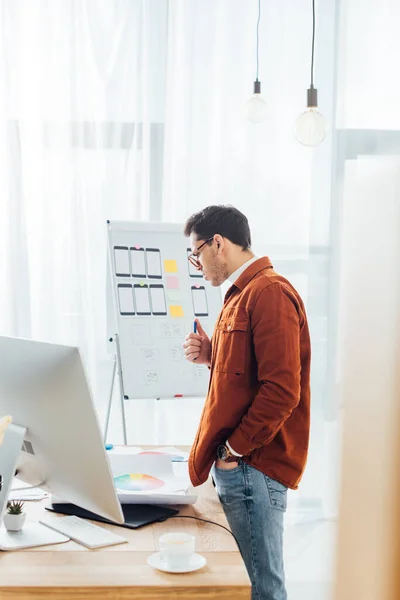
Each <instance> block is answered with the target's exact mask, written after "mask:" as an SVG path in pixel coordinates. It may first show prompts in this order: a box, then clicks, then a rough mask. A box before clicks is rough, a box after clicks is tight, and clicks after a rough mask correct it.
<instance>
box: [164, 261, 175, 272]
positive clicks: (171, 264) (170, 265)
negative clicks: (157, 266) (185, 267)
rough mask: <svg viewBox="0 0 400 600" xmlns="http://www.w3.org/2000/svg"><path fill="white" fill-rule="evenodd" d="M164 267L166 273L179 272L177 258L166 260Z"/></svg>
mask: <svg viewBox="0 0 400 600" xmlns="http://www.w3.org/2000/svg"><path fill="white" fill-rule="evenodd" d="M164 269H165V272H166V273H177V272H178V265H177V264H176V260H164Z"/></svg>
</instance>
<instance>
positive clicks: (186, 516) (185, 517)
mask: <svg viewBox="0 0 400 600" xmlns="http://www.w3.org/2000/svg"><path fill="white" fill-rule="evenodd" d="M169 518H170V519H195V521H203V523H211V525H217V527H222V529H225V531H227V532H228V533H230V534H231V536H232V537H233V539H234V540H235V542H236V545H237V547H238V548H239V551H240V547H239V542H238V541H237V539H236V536H235V535H234V534H233V533H232V531H231V530H230V529H228V528H227V527H225V526H224V525H220V523H216V522H215V521H208V520H207V519H201V518H200V517H192V516H190V515H175V516H174V517H169Z"/></svg>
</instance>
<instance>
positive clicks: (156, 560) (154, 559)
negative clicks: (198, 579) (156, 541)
mask: <svg viewBox="0 0 400 600" xmlns="http://www.w3.org/2000/svg"><path fill="white" fill-rule="evenodd" d="M147 562H148V563H149V565H150V566H151V567H154V568H155V569H159V570H160V571H165V572H166V573H190V572H191V571H198V570H199V569H201V568H202V567H204V565H205V564H206V563H207V560H206V559H205V558H204V556H201V554H192V556H191V557H190V558H189V560H188V561H187V563H186V564H184V565H181V566H179V567H169V566H168V564H167V563H166V562H165V560H162V558H161V554H160V553H159V552H156V553H155V554H152V555H151V556H149V558H148V559H147Z"/></svg>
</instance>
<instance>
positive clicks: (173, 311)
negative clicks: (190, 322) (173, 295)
mask: <svg viewBox="0 0 400 600" xmlns="http://www.w3.org/2000/svg"><path fill="white" fill-rule="evenodd" d="M169 314H170V315H171V317H183V308H182V306H178V305H174V306H170V307H169Z"/></svg>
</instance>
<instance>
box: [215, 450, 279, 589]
mask: <svg viewBox="0 0 400 600" xmlns="http://www.w3.org/2000/svg"><path fill="white" fill-rule="evenodd" d="M211 473H212V476H213V479H214V481H215V487H216V490H217V493H218V497H219V499H220V501H221V504H222V506H223V509H224V513H225V516H226V518H227V520H228V523H229V526H230V528H231V530H232V532H233V534H234V535H235V536H236V539H237V540H238V543H239V548H240V553H241V555H242V558H243V560H244V563H245V565H246V568H247V571H248V574H249V577H250V581H251V584H252V595H251V598H252V600H287V593H286V588H285V573H284V567H283V515H284V513H285V511H286V503H287V487H285V486H284V485H282V484H281V483H279V482H278V481H275V480H274V479H271V478H270V477H268V475H264V473H261V471H258V470H257V469H255V468H254V467H250V466H249V465H248V464H246V463H245V462H242V461H239V465H238V466H237V467H235V468H233V469H229V470H223V469H218V468H216V467H215V465H214V466H213V468H212V472H211Z"/></svg>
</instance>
